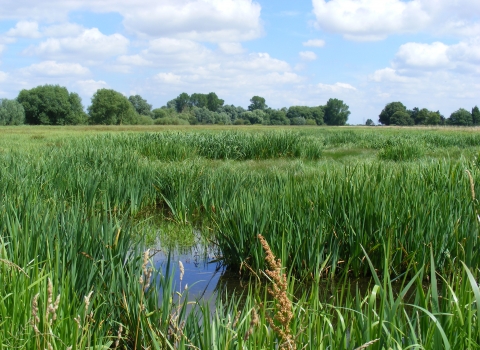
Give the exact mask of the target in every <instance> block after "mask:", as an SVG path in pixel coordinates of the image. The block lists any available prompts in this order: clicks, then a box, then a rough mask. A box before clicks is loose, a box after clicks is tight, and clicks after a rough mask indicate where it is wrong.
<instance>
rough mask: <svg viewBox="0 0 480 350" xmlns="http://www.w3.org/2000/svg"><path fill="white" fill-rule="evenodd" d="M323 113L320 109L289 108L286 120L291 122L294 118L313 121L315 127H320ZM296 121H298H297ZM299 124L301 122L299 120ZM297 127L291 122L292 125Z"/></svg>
mask: <svg viewBox="0 0 480 350" xmlns="http://www.w3.org/2000/svg"><path fill="white" fill-rule="evenodd" d="M323 117H324V112H323V108H322V107H307V106H291V107H290V108H289V109H288V111H287V118H288V119H290V121H292V119H294V118H303V119H305V120H307V119H313V120H315V122H316V124H317V125H322V124H324V123H323ZM297 121H298V120H297ZM300 123H301V120H300ZM294 124H295V125H297V124H296V122H293V123H292V125H294Z"/></svg>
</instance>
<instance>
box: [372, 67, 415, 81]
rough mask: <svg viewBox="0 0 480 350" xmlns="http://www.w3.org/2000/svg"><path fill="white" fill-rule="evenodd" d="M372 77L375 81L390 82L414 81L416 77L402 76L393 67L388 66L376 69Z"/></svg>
mask: <svg viewBox="0 0 480 350" xmlns="http://www.w3.org/2000/svg"><path fill="white" fill-rule="evenodd" d="M370 79H371V80H373V81H374V82H377V83H381V82H388V83H392V82H393V83H409V82H412V81H414V80H415V79H414V78H411V77H406V76H401V75H399V74H398V73H397V71H396V70H395V69H393V68H390V67H387V68H383V69H378V70H376V71H375V72H374V73H373V74H372V75H371V76H370Z"/></svg>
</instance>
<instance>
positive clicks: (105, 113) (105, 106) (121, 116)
mask: <svg viewBox="0 0 480 350" xmlns="http://www.w3.org/2000/svg"><path fill="white" fill-rule="evenodd" d="M88 113H89V114H90V123H91V124H105V125H121V124H136V122H137V113H136V112H135V109H134V108H133V105H132V104H131V103H130V101H129V100H128V99H127V98H126V97H125V96H123V95H122V94H121V93H119V92H117V91H115V90H111V89H100V90H97V92H95V94H94V95H93V97H92V104H91V105H90V106H89V107H88Z"/></svg>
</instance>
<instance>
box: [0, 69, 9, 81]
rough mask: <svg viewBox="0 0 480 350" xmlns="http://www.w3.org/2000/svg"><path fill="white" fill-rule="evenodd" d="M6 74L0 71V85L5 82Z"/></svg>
mask: <svg viewBox="0 0 480 350" xmlns="http://www.w3.org/2000/svg"><path fill="white" fill-rule="evenodd" d="M7 77H8V74H7V73H5V72H2V71H0V83H3V82H4V81H6V80H7Z"/></svg>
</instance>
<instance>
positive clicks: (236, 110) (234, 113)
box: [218, 105, 245, 122]
mask: <svg viewBox="0 0 480 350" xmlns="http://www.w3.org/2000/svg"><path fill="white" fill-rule="evenodd" d="M218 112H219V113H227V114H228V116H229V117H230V120H231V121H232V122H234V121H235V120H237V119H241V118H242V117H241V115H242V113H244V112H245V109H244V108H243V107H236V106H234V105H226V106H222V107H220V108H219V109H218Z"/></svg>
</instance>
